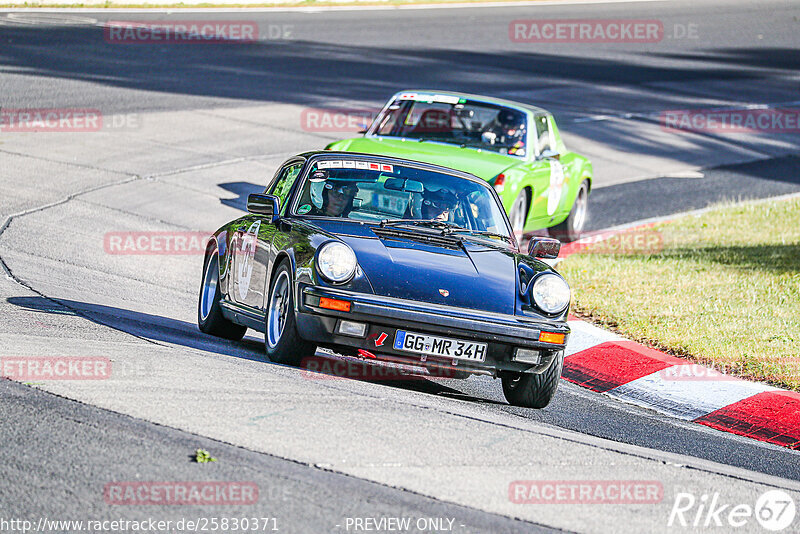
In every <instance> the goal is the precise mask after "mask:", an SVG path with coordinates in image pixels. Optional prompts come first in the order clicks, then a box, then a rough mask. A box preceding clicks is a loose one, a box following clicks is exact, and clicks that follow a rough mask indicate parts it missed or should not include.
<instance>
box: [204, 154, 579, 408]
mask: <svg viewBox="0 0 800 534" xmlns="http://www.w3.org/2000/svg"><path fill="white" fill-rule="evenodd" d="M247 210H248V212H249V213H248V214H247V215H245V216H243V217H241V218H239V219H236V220H234V221H232V222H230V223H228V224H226V225H225V226H223V227H222V228H220V229H219V230H218V231H217V232H216V233H215V235H214V236H212V238H211V239H210V240H209V242H208V246H207V248H206V253H205V263H204V270H203V280H202V284H201V291H200V299H199V305H198V323H199V326H200V330H202V331H203V332H205V333H207V334H211V335H215V336H219V337H223V338H227V339H234V340H238V339H241V338H242V337H243V336H244V333H245V331H246V329H247V328H248V327H249V328H253V329H255V330H258V331H260V332H264V334H265V345H266V353H267V356H268V357H269V358H270V360H272V361H273V362H277V363H281V364H287V365H299V364H300V362H301V361H302V360H303V359H304V358H307V357H311V356H313V355H314V353H315V351H316V349H317V347H325V348H329V349H332V350H334V351H336V352H338V353H340V354H343V355H348V356H361V357H366V358H374V359H376V360H385V361H393V362H400V363H408V364H412V365H415V366H419V367H426V368H428V369H429V370H437V371H441V370H443V369H444V370H448V371H450V372H451V374H452V375H453V376H455V377H458V378H466V377H469V376H470V375H471V374H484V375H489V376H493V377H495V378H498V377H499V378H500V379H501V381H502V384H503V392H504V394H505V397H506V399H508V401H509V402H510V403H511V404H513V405H517V406H527V407H532V408H543V407H544V406H546V405H547V404H548V403H549V402H550V400H551V399H552V397H553V394H554V393H555V391H556V388H557V386H558V381H559V377H560V375H561V368H562V364H563V360H564V347H565V345H566V342H567V338H568V336H569V327H568V326H567V322H566V321H567V311H568V308H569V302H570V290H569V287H568V285H567V283H566V282H565V281H564V279H563V278H562V277H561V276H560V275H559V274H558V273H557V272H555V271H554V270H553V269H552V268H550V267H549V266H548V265H547V264H546V263H544V262H543V261H540V260H539V259H537V258H554V257H556V256H557V255H558V251H559V248H560V243H559V242H558V241H556V240H553V239H549V238H534V239H533V240H532V241H531V242H530V244H529V247H528V254H525V253H523V252H522V251H521V250H520V248H519V245H518V243H517V241H516V239H515V237H514V234H513V232H512V230H511V227H510V225H509V221H508V218H507V217H506V214H505V212H504V211H503V205H502V203H501V201H500V198H499V197H498V196H497V193H496V192H495V191H494V189H492V187H491V186H490V185H489V184H488V183H487V182H485V181H484V180H481V179H480V178H477V177H475V176H473V175H471V174H467V173H464V172H460V171H456V170H452V169H448V168H445V167H439V166H436V165H430V164H426V163H419V162H415V161H409V160H404V159H397V158H388V157H381V156H374V155H365V154H364V155H362V154H354V153H339V152H330V151H321V152H308V153H304V154H300V155H298V156H295V157H293V158H291V159H289V160H288V161H286V162H285V163H284V164H283V165H282V166H281V168H280V169H279V170H278V172H277V173H276V174H275V177H274V178H273V180H272V182H271V183H270V184H269V186H268V187H267V188H266V190H265V191H264V194H252V195H250V196H249V198H248V203H247Z"/></svg>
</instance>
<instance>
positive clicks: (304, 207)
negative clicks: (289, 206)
mask: <svg viewBox="0 0 800 534" xmlns="http://www.w3.org/2000/svg"><path fill="white" fill-rule="evenodd" d="M309 211H311V205H309V204H303V205H302V206H300V207H299V208H297V213H299V214H300V215H305V214H306V213H308V212H309Z"/></svg>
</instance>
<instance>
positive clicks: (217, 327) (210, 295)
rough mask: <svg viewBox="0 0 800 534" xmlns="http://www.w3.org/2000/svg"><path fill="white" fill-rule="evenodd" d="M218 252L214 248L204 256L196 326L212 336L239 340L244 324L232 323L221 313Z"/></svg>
mask: <svg viewBox="0 0 800 534" xmlns="http://www.w3.org/2000/svg"><path fill="white" fill-rule="evenodd" d="M221 298H222V293H221V291H220V290H219V254H218V253H217V251H216V250H214V251H213V252H212V253H211V254H210V255H207V256H206V260H205V262H204V265H203V279H202V282H201V283H200V298H199V299H198V302H197V326H198V327H199V328H200V331H201V332H204V333H206V334H210V335H212V336H216V337H221V338H224V339H230V340H233V341H239V340H240V339H242V338H243V337H244V334H245V332H247V327H246V326H241V325H238V324H236V323H233V322H231V321H229V320H228V319H226V318H225V316H224V315H222V307H221V306H220V304H219V302H220V299H221Z"/></svg>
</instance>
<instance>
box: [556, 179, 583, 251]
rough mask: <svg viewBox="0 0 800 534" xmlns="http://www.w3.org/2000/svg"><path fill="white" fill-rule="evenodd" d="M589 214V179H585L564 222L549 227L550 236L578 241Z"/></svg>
mask: <svg viewBox="0 0 800 534" xmlns="http://www.w3.org/2000/svg"><path fill="white" fill-rule="evenodd" d="M588 214H589V180H584V181H583V183H582V184H581V187H580V189H579V190H578V195H577V196H576V197H575V203H574V204H573V205H572V209H571V210H570V212H569V215H567V218H566V219H564V221H563V222H561V223H559V224H557V225H555V226H553V227H552V228H549V229H548V230H547V232H548V233H549V234H550V237H555V238H556V239H558V240H559V241H564V242H569V241H577V240H578V239H580V238H581V232H583V227H584V226H586V218H587V216H588Z"/></svg>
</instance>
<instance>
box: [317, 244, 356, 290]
mask: <svg viewBox="0 0 800 534" xmlns="http://www.w3.org/2000/svg"><path fill="white" fill-rule="evenodd" d="M357 265H358V262H357V261H356V254H355V252H353V249H351V248H350V247H348V246H347V245H345V244H344V243H340V242H339V241H329V242H328V243H325V244H324V245H322V247H320V249H319V253H318V254H317V270H318V271H319V274H321V275H322V276H323V277H325V279H326V280H328V281H330V282H334V283H337V284H341V283H342V282H347V281H348V280H350V279H351V278H353V275H354V274H355V272H356V267H357Z"/></svg>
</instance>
